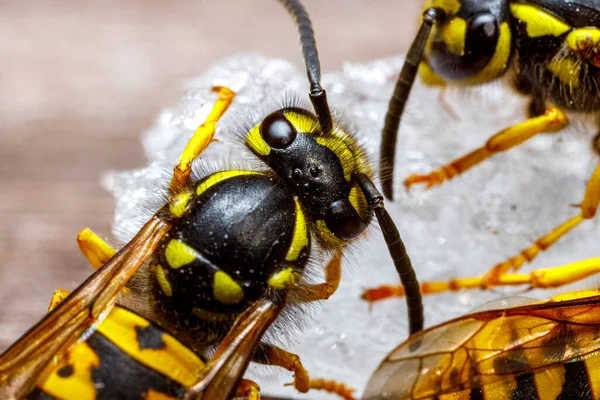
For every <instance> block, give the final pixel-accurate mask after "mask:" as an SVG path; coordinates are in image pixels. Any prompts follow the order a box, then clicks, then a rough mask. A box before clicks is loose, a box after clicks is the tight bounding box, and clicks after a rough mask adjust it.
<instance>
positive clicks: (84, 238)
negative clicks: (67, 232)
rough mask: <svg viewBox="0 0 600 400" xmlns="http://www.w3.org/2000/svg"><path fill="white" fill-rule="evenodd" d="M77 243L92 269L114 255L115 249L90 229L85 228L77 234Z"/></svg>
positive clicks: (98, 266)
mask: <svg viewBox="0 0 600 400" xmlns="http://www.w3.org/2000/svg"><path fill="white" fill-rule="evenodd" d="M77 244H78V245H79V250H81V252H82V253H83V256H84V257H85V258H86V259H87V260H88V261H89V262H90V264H92V267H94V269H98V268H100V267H101V266H103V265H104V263H105V262H107V261H108V260H110V258H111V257H112V256H114V255H115V253H116V250H115V249H113V248H112V247H111V246H110V245H109V244H108V243H106V242H105V241H104V240H102V239H100V237H99V236H98V235H96V234H95V233H94V232H92V230H91V229H89V228H85V229H83V230H82V231H80V232H79V234H78V235H77Z"/></svg>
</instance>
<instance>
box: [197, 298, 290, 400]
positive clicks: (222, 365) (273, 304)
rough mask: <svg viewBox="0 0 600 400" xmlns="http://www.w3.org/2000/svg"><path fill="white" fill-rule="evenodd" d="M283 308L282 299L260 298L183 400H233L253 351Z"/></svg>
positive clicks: (243, 317)
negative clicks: (199, 394) (200, 397)
mask: <svg viewBox="0 0 600 400" xmlns="http://www.w3.org/2000/svg"><path fill="white" fill-rule="evenodd" d="M284 305H285V296H280V295H278V296H276V298H274V299H268V298H261V299H259V300H258V301H256V302H255V303H254V304H252V306H250V307H249V308H248V309H246V310H245V311H244V312H243V313H242V314H241V315H240V316H239V317H238V318H237V320H236V322H235V324H234V325H233V327H232V328H231V329H230V330H229V333H228V334H227V336H226V337H225V339H224V340H223V341H222V342H221V345H220V346H219V348H218V349H217V351H216V353H215V354H214V356H213V357H212V358H211V359H210V360H209V362H208V363H207V366H206V368H205V370H204V371H203V373H202V374H201V380H199V382H198V383H197V384H196V385H194V386H193V387H192V388H190V390H189V391H188V393H187V396H186V399H192V398H195V397H194V396H195V395H196V394H198V393H200V392H201V393H202V396H203V397H202V398H203V399H211V400H227V399H230V398H232V397H233V395H234V393H235V390H236V389H237V385H238V382H239V380H240V379H241V378H242V376H243V375H244V372H245V371H246V368H247V366H248V363H249V362H250V358H251V357H252V355H253V354H254V348H255V347H256V345H257V344H258V343H259V342H260V340H261V339H262V336H263V334H264V333H265V331H266V330H267V329H268V328H269V326H271V324H272V323H273V321H275V319H276V318H277V316H278V315H279V314H280V313H281V311H282V310H283V308H284Z"/></svg>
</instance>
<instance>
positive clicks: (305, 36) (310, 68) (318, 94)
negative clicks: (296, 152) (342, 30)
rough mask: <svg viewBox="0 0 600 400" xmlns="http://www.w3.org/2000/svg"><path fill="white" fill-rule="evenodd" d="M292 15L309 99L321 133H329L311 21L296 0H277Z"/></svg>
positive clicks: (328, 117)
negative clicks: (306, 77) (298, 36)
mask: <svg viewBox="0 0 600 400" xmlns="http://www.w3.org/2000/svg"><path fill="white" fill-rule="evenodd" d="M279 1H280V2H281V4H283V5H284V7H285V8H286V9H287V10H288V12H289V13H290V15H292V16H293V17H294V20H295V22H296V26H297V27H298V32H299V33H300V44H301V45H302V55H303V57H304V64H305V65H306V75H307V76H308V81H309V83H310V101H311V103H312V105H313V108H314V109H315V113H316V114H317V118H318V119H319V124H320V125H321V129H322V130H323V133H324V134H326V133H330V132H331V131H332V130H333V121H332V119H331V111H330V110H329V104H328V103H327V93H325V89H323V87H322V86H321V62H320V61H319V52H318V51H317V42H316V41H315V33H314V31H313V27H312V22H311V21H310V17H309V16H308V13H307V12H306V9H305V8H304V6H303V5H302V3H300V1H298V0H279Z"/></svg>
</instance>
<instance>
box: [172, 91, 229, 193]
mask: <svg viewBox="0 0 600 400" xmlns="http://www.w3.org/2000/svg"><path fill="white" fill-rule="evenodd" d="M212 90H213V92H216V93H218V94H219V98H218V99H217V101H215V105H214V106H213V109H212V110H211V112H210V113H209V114H208V117H206V120H205V121H204V123H203V124H202V125H200V126H199V127H198V129H196V132H194V135H193V136H192V138H191V139H190V141H189V142H188V144H187V146H186V147H185V149H184V150H183V153H181V156H180V157H179V162H178V163H177V166H176V167H175V170H174V171H173V178H172V179H171V184H170V185H169V193H170V195H171V196H172V197H173V196H174V195H176V194H178V193H180V192H182V191H183V190H184V189H185V188H187V187H188V186H189V183H190V176H191V174H192V167H191V165H192V161H194V160H195V159H196V158H198V156H199V155H200V154H201V153H202V152H203V151H204V150H205V149H206V147H208V145H209V144H210V142H211V141H212V140H213V137H214V136H215V131H216V129H217V122H218V121H219V120H220V119H221V117H222V116H223V114H225V111H227V108H229V105H230V104H231V102H232V101H233V98H234V97H235V92H233V91H232V90H231V89H228V88H226V87H224V86H215V87H213V88H212Z"/></svg>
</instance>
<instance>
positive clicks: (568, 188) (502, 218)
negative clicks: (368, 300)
mask: <svg viewBox="0 0 600 400" xmlns="http://www.w3.org/2000/svg"><path fill="white" fill-rule="evenodd" d="M401 62H402V60H401V58H390V59H384V60H378V61H373V62H370V63H367V64H347V65H345V66H344V68H343V71H341V72H337V73H331V74H325V75H324V79H323V83H324V86H325V88H326V89H327V91H328V95H329V100H330V103H331V105H332V108H334V109H335V111H336V112H337V115H341V116H342V118H343V119H344V121H345V122H349V123H350V126H352V127H353V128H355V130H356V135H357V136H358V137H359V138H360V140H361V142H362V143H363V144H364V145H365V147H366V148H367V150H368V151H369V152H370V154H371V159H372V161H373V162H374V163H376V162H377V161H378V154H377V152H378V148H379V141H380V132H381V128H382V124H383V120H384V115H385V112H386V108H387V104H388V99H389V97H390V95H391V92H392V90H393V87H394V84H395V80H396V77H397V73H398V71H399V69H400V67H401ZM214 85H226V86H228V87H230V88H232V89H234V90H235V91H237V92H238V95H237V97H236V98H235V101H234V103H233V105H232V106H231V108H230V110H229V111H228V112H227V114H226V116H225V118H224V121H223V123H222V124H221V125H220V127H219V130H218V131H217V135H216V137H217V138H218V139H219V142H217V143H213V144H212V145H211V146H210V147H209V150H208V151H207V153H206V154H204V155H203V156H202V161H201V163H215V162H217V161H211V160H215V159H216V160H219V161H218V162H220V163H221V164H223V160H225V162H226V163H228V162H230V161H232V160H233V161H235V159H236V158H237V157H239V156H240V155H239V151H238V149H239V143H238V142H239V139H238V138H236V137H235V136H234V135H230V134H228V133H229V132H230V131H231V127H232V126H235V125H237V124H238V123H239V121H240V119H246V120H247V119H255V118H256V117H257V116H258V117H260V116H261V115H262V116H264V115H266V112H268V111H269V110H273V109H274V107H277V106H278V105H279V104H281V100H282V99H283V98H285V94H286V93H289V92H295V93H297V94H298V95H299V96H300V97H302V98H306V95H307V91H308V84H307V82H306V77H305V76H304V74H303V72H302V71H298V70H297V69H296V68H295V67H294V66H293V65H291V64H289V63H288V62H286V61H283V60H279V59H267V58H264V57H261V56H257V55H238V56H235V57H232V58H229V59H227V60H224V61H223V62H221V63H219V64H217V65H215V66H214V67H213V68H212V69H211V70H210V71H209V72H208V73H206V74H204V75H203V76H202V77H200V78H198V79H196V80H194V81H192V82H191V83H190V85H189V90H188V91H187V93H186V94H185V96H184V97H183V98H182V100H181V101H180V102H179V103H178V104H177V105H175V106H173V107H172V108H169V109H167V110H165V111H163V112H162V113H161V115H160V116H159V117H158V119H157V120H156V123H155V124H154V126H153V127H152V128H151V129H150V130H149V131H148V132H146V133H145V134H144V136H143V137H144V140H143V143H144V148H145V152H146V155H147V157H148V159H149V162H148V166H147V167H146V168H143V169H140V170H135V171H125V172H118V173H111V174H109V175H108V176H107V177H106V186H107V187H108V188H109V189H110V190H111V191H112V192H113V193H114V196H115V198H116V201H117V209H116V216H115V225H114V231H115V234H117V236H119V238H120V239H122V240H128V239H130V238H131V236H132V235H133V233H135V232H136V231H137V230H138V229H139V227H140V226H141V224H142V223H143V222H144V218H140V209H144V210H147V212H151V211H153V209H152V207H153V206H156V204H155V203H154V204H148V199H149V198H150V199H152V198H156V196H154V194H155V193H156V192H157V191H161V190H164V188H165V187H166V184H167V179H168V171H169V170H171V169H172V167H173V165H174V163H175V161H176V160H177V157H178V155H179V154H180V152H181V150H182V149H183V147H184V145H185V144H186V142H187V140H188V139H189V138H190V136H191V134H192V132H193V131H194V129H195V127H196V126H197V125H198V124H199V123H200V122H202V121H203V119H204V118H205V117H206V115H207V113H208V111H209V110H210V108H211V106H212V103H213V101H214V98H215V96H214V94H212V93H211V92H210V88H211V86H214ZM442 101H443V102H445V103H446V105H447V106H448V107H449V108H451V109H452V110H453V112H454V113H455V114H456V116H457V117H458V118H453V117H452V116H451V113H449V112H447V111H445V107H442ZM525 104H526V99H523V98H520V97H518V96H516V95H515V94H513V93H512V92H511V91H510V90H509V89H507V88H506V86H505V85H503V84H501V83H496V84H491V85H486V86H485V87H479V88H476V89H469V90H465V89H460V90H454V89H450V90H448V91H447V92H446V93H444V98H443V100H441V97H440V90H439V89H437V88H429V87H425V86H424V85H422V84H421V83H418V82H417V84H416V85H415V88H414V90H413V93H412V96H411V98H410V102H409V104H408V107H407V112H406V115H405V116H404V119H403V123H402V127H401V133H400V136H399V141H398V144H399V146H398V149H397V161H398V166H397V168H396V171H395V176H396V182H397V185H396V190H395V192H396V197H397V199H396V200H395V202H393V203H392V202H388V203H387V208H388V210H389V211H390V213H391V215H392V217H393V218H394V220H395V221H396V223H397V224H398V228H399V230H400V232H401V234H402V236H403V238H404V241H405V244H406V246H407V249H408V251H409V254H410V256H411V258H412V261H413V264H414V266H415V268H416V269H417V273H418V276H419V278H420V280H421V281H426V280H443V279H447V278H451V277H458V276H466V275H478V274H480V273H482V272H484V271H485V270H486V269H487V268H489V267H491V266H492V265H494V264H496V263H497V262H499V261H501V260H504V259H506V258H507V257H509V256H513V255H516V254H517V253H518V251H519V250H520V249H522V248H524V247H525V246H528V245H529V244H530V243H532V242H533V240H535V239H536V238H537V237H538V236H539V235H541V234H543V233H545V232H546V231H548V230H549V229H551V228H552V227H554V226H555V225H556V224H558V223H560V222H563V221H564V220H566V219H567V218H568V217H570V216H574V215H576V214H577V213H578V209H577V208H575V207H573V204H578V203H579V202H580V201H581V199H582V196H583V193H584V190H585V185H586V181H587V179H588V178H589V175H590V174H591V172H592V170H593V168H594V166H595V162H597V160H596V159H595V156H594V153H593V152H592V151H591V147H590V140H591V138H592V135H593V133H595V128H594V126H593V124H590V123H588V122H586V121H579V120H575V122H574V123H573V124H572V125H571V127H570V128H569V129H568V130H566V131H563V132H562V133H559V134H545V135H540V136H539V137H536V138H534V139H532V140H530V141H529V142H527V143H525V144H523V145H521V146H519V147H518V148H516V149H514V150H511V151H509V152H507V153H504V154H501V155H498V156H496V157H494V158H493V159H491V160H488V161H486V162H484V163H483V164H482V165H480V166H478V167H477V168H475V169H473V170H472V171H469V172H468V173H466V174H464V175H463V176H460V177H458V178H456V179H454V180H453V181H451V182H448V183H446V184H444V185H442V186H441V187H438V188H435V189H433V190H430V191H424V190H423V189H421V188H418V187H417V188H414V189H413V190H412V191H411V193H407V192H406V191H405V190H404V188H403V187H402V184H401V182H402V179H403V178H404V177H406V176H407V175H408V174H410V173H415V172H426V171H430V170H431V169H432V168H436V167H438V166H440V165H442V164H443V163H445V162H447V161H450V160H452V159H454V158H455V157H457V156H459V155H463V154H464V153H466V152H467V151H470V150H472V149H474V148H475V147H478V146H480V145H482V144H483V143H484V142H485V140H486V139H487V138H488V137H489V136H491V135H492V134H493V133H495V132H496V131H498V130H499V129H501V128H504V127H506V126H508V125H510V124H513V123H516V122H519V121H521V120H523V119H524V118H525V107H524V106H525ZM232 148H233V149H235V150H234V151H230V150H231V149H232ZM375 165H376V164H375ZM146 216H147V214H146ZM599 233H600V232H599V228H598V223H597V222H596V221H591V222H590V221H587V222H584V223H583V224H582V225H581V227H579V228H577V229H576V230H575V231H574V232H572V233H570V234H569V235H567V237H566V238H564V239H563V240H561V241H560V242H559V243H558V244H557V245H556V246H554V247H553V248H552V249H550V251H548V252H547V253H543V254H541V255H540V256H539V257H538V258H537V259H536V260H535V262H534V263H533V265H534V266H537V267H540V266H551V265H558V264H563V263H567V262H572V261H576V260H579V259H583V258H586V257H592V256H598V255H600V254H599V252H598V248H599V246H598V238H599V236H600V235H599ZM525 268H526V270H530V268H531V267H530V266H526V267H525ZM397 279H398V278H397V276H396V273H395V271H394V268H393V266H392V264H391V261H390V258H389V255H388V253H387V250H386V248H385V244H384V241H383V239H382V237H381V235H380V232H379V230H378V229H377V228H374V229H372V230H371V235H370V236H369V237H368V238H367V239H366V240H364V241H362V242H361V243H359V244H358V245H357V246H356V247H355V248H353V250H352V251H351V252H350V254H349V255H348V256H347V257H346V259H345V266H344V275H343V279H342V283H341V285H340V288H339V290H338V291H337V293H336V294H335V295H334V296H333V297H332V298H331V299H330V300H328V301H326V302H323V304H322V306H321V307H318V308H316V309H315V310H313V312H312V314H313V315H314V318H312V319H310V318H309V319H308V321H307V322H306V323H305V324H304V329H303V333H302V334H300V335H298V336H297V337H294V338H293V339H292V343H290V344H288V345H286V348H288V349H289V350H291V351H294V352H296V353H297V354H299V355H300V356H301V358H302V360H303V362H304V364H305V366H306V367H307V369H308V371H309V372H310V374H311V375H312V376H315V377H323V378H328V379H338V380H340V381H343V382H345V383H347V384H349V385H351V386H353V387H355V388H357V389H358V390H359V392H360V391H362V389H363V388H364V385H365V384H366V382H367V380H368V378H369V376H370V374H371V373H372V371H373V370H374V369H375V368H376V366H377V365H378V363H379V361H380V360H381V359H382V358H383V357H384V356H385V355H386V354H387V353H388V352H389V351H390V350H391V349H392V348H393V347H394V346H396V345H397V344H399V343H400V342H401V341H402V340H404V339H405V338H406V336H407V323H406V308H405V304H404V301H403V300H401V299H392V300H388V301H385V302H381V303H377V304H375V306H374V307H373V310H372V311H369V308H368V306H367V304H365V303H364V302H362V301H361V300H360V299H359V297H360V294H361V292H362V289H363V288H365V287H368V286H373V285H378V284H383V283H395V282H397ZM596 281H597V279H594V278H591V280H588V281H586V282H583V283H580V284H577V285H576V287H579V288H586V287H587V288H589V287H592V286H595V283H596ZM574 288H575V286H570V287H568V288H564V289H562V290H557V291H554V293H555V292H560V291H567V290H568V289H574ZM515 291H516V290H515V289H511V290H499V292H501V293H504V294H506V293H515ZM527 295H528V296H531V297H535V298H540V299H541V298H545V297H548V296H549V295H550V293H548V292H541V291H535V292H530V293H528V294H527ZM500 296H501V294H498V293H492V292H479V291H470V292H461V293H449V294H441V295H437V296H431V297H426V298H425V312H426V323H427V325H428V326H431V325H434V324H437V323H440V322H442V321H445V320H448V319H450V318H453V317H458V316H460V315H462V314H464V313H466V312H468V311H470V310H472V309H473V308H474V307H476V306H478V305H481V304H482V303H484V302H487V301H489V300H492V299H496V298H498V297H500ZM248 376H249V377H251V378H254V379H256V380H257V381H258V382H259V383H260V385H261V387H262V390H263V393H265V394H270V395H276V396H285V397H293V398H319V399H322V398H325V397H327V398H329V397H328V396H325V395H324V394H322V393H309V394H307V395H304V396H302V395H299V394H297V392H295V390H293V389H292V388H290V387H284V386H283V383H286V382H289V381H291V376H290V374H289V373H287V372H281V371H280V370H279V369H276V368H273V367H269V368H267V367H263V366H251V368H250V370H249V372H248Z"/></svg>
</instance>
